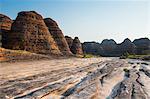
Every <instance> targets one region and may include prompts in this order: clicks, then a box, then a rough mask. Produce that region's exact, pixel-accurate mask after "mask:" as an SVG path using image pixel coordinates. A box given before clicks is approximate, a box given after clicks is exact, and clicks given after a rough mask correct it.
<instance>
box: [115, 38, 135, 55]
mask: <svg viewBox="0 0 150 99" xmlns="http://www.w3.org/2000/svg"><path fill="white" fill-rule="evenodd" d="M116 50H117V53H118V54H119V55H122V54H123V53H129V54H135V52H136V46H135V44H134V43H132V42H131V40H130V39H128V38H126V39H125V40H124V41H123V42H122V43H120V44H118V47H117V49H116Z"/></svg>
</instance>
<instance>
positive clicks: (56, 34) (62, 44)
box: [44, 18, 72, 55]
mask: <svg viewBox="0 0 150 99" xmlns="http://www.w3.org/2000/svg"><path fill="white" fill-rule="evenodd" d="M44 22H45V24H46V26H47V27H48V29H49V32H50V34H51V35H52V37H53V38H54V40H55V42H56V43H57V45H58V48H59V50H60V51H61V52H62V53H63V54H64V55H72V53H71V51H70V48H69V45H68V43H67V41H66V39H65V36H64V35H63V33H62V31H61V30H60V28H59V27H58V24H57V23H56V21H54V20H53V19H51V18H45V19H44Z"/></svg>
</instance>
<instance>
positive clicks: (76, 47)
mask: <svg viewBox="0 0 150 99" xmlns="http://www.w3.org/2000/svg"><path fill="white" fill-rule="evenodd" d="M71 52H72V53H73V54H76V55H82V54H83V50H82V44H81V43H80V40H79V38H78V37H75V38H74V40H73V43H72V46H71Z"/></svg>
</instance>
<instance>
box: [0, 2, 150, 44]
mask: <svg viewBox="0 0 150 99" xmlns="http://www.w3.org/2000/svg"><path fill="white" fill-rule="evenodd" d="M30 10H35V11H37V12H38V13H40V14H41V15H42V16H43V17H44V18H45V17H51V18H53V19H54V20H56V21H57V22H58V24H59V26H60V28H61V29H62V31H63V33H64V35H69V36H72V37H75V36H79V38H80V40H81V41H82V42H83V41H97V42H101V41H102V40H103V39H114V40H115V41H117V42H122V41H123V40H124V39H125V38H130V39H131V40H133V39H135V38H140V37H148V38H150V0H0V13H2V14H6V15H7V16H9V17H10V18H12V19H15V18H16V16H17V13H18V12H20V11H30Z"/></svg>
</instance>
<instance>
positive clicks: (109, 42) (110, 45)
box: [100, 39, 117, 56]
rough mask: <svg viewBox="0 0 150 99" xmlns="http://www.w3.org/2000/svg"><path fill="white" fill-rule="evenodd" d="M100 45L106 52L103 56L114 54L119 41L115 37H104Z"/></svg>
mask: <svg viewBox="0 0 150 99" xmlns="http://www.w3.org/2000/svg"><path fill="white" fill-rule="evenodd" d="M100 46H101V47H102V48H103V50H104V52H103V54H102V56H114V55H115V48H116V47H117V43H116V42H115V41H114V40H113V39H104V40H103V41H102V43H101V44H100Z"/></svg>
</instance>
